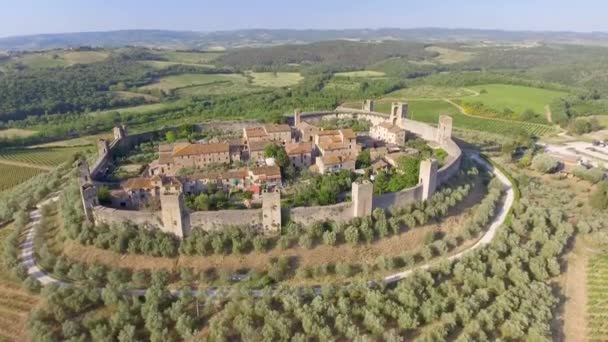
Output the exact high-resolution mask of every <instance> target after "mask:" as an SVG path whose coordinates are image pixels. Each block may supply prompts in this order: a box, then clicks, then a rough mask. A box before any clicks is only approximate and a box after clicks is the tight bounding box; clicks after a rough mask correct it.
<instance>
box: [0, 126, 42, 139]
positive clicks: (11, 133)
mask: <svg viewBox="0 0 608 342" xmlns="http://www.w3.org/2000/svg"><path fill="white" fill-rule="evenodd" d="M34 134H36V131H32V130H29V129H21V128H8V129H3V130H0V138H14V137H29V136H31V135H34Z"/></svg>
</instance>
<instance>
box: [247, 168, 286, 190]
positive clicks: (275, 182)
mask: <svg viewBox="0 0 608 342" xmlns="http://www.w3.org/2000/svg"><path fill="white" fill-rule="evenodd" d="M249 180H250V182H251V184H255V185H261V186H265V187H267V188H269V187H278V186H280V185H281V168H280V167H278V166H276V165H273V166H261V167H254V168H251V169H249Z"/></svg>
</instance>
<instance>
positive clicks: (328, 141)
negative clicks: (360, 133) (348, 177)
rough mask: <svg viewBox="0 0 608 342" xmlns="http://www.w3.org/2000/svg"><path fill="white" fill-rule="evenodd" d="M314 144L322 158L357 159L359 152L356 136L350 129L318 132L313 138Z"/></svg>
mask: <svg viewBox="0 0 608 342" xmlns="http://www.w3.org/2000/svg"><path fill="white" fill-rule="evenodd" d="M314 142H315V145H316V147H317V150H318V152H319V155H321V156H323V157H328V156H336V157H342V158H343V159H346V158H347V157H348V158H351V159H357V156H358V155H359V153H360V152H361V145H359V144H357V135H356V134H355V132H353V130H352V129H350V128H347V129H338V130H323V131H320V132H318V133H317V134H316V135H315V136H314Z"/></svg>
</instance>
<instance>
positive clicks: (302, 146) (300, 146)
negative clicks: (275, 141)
mask: <svg viewBox="0 0 608 342" xmlns="http://www.w3.org/2000/svg"><path fill="white" fill-rule="evenodd" d="M285 152H287V155H294V154H303V153H312V143H310V142H300V143H293V144H286V145H285Z"/></svg>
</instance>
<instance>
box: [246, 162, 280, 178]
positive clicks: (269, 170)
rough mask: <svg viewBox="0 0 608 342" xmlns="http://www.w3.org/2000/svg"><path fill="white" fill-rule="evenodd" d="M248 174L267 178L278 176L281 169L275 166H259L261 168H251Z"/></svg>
mask: <svg viewBox="0 0 608 342" xmlns="http://www.w3.org/2000/svg"><path fill="white" fill-rule="evenodd" d="M249 172H251V173H252V174H253V175H254V176H262V175H265V176H267V177H272V176H280V175H281V168H280V167H278V166H276V165H272V166H261V167H254V168H251V169H249Z"/></svg>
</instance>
